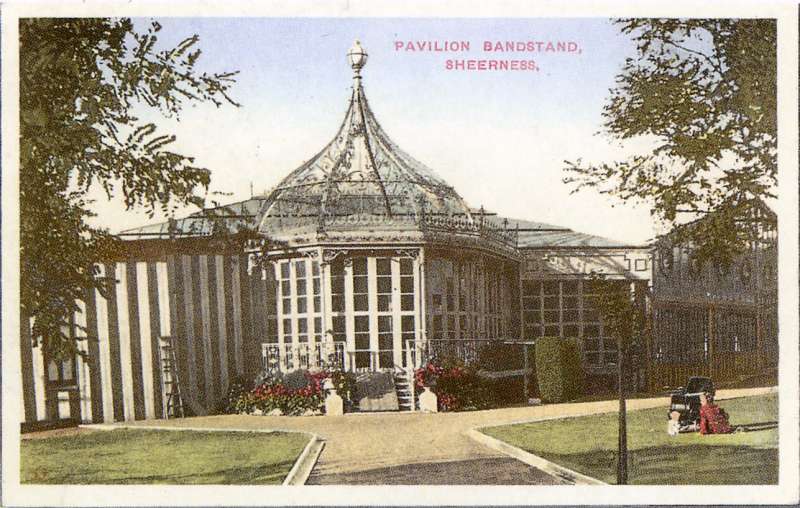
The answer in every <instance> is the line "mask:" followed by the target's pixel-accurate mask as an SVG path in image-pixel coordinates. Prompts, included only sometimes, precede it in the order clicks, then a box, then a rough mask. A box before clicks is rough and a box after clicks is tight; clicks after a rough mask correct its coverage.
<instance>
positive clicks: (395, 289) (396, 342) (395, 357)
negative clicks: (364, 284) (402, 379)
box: [391, 258, 416, 365]
mask: <svg viewBox="0 0 800 508" xmlns="http://www.w3.org/2000/svg"><path fill="white" fill-rule="evenodd" d="M391 267H392V306H391V309H392V349H393V352H392V362H393V363H394V364H395V365H402V364H403V359H402V355H403V329H402V326H401V322H402V317H401V313H400V305H401V298H400V294H401V291H400V258H392V263H391ZM414 305H415V306H416V303H415V304H414Z"/></svg>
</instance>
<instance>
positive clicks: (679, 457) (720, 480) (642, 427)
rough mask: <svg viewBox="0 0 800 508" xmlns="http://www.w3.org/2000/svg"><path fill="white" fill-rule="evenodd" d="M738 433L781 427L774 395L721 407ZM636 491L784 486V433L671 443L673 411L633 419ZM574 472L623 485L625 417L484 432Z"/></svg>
mask: <svg viewBox="0 0 800 508" xmlns="http://www.w3.org/2000/svg"><path fill="white" fill-rule="evenodd" d="M719 405H720V406H721V407H723V408H724V409H725V410H726V411H727V412H728V414H729V415H730V417H731V424H732V425H753V424H767V423H770V422H773V423H774V422H777V420H778V397H777V394H770V395H765V396H759V397H747V398H740V399H730V400H722V401H719ZM627 420H628V449H629V465H628V482H629V483H631V484H645V485H647V484H649V485H654V484H666V485H670V484H690V485H710V484H728V485H731V484H732V485H735V484H755V485H765V484H777V483H778V429H777V426H773V427H772V428H768V429H766V430H753V431H749V432H739V433H735V434H726V435H707V436H701V435H700V434H699V433H692V434H679V435H678V436H674V437H672V436H669V435H668V434H667V432H666V430H667V408H665V407H660V408H656V409H645V410H640V411H629V412H628V418H627ZM482 432H484V433H485V434H487V435H489V436H492V437H495V438H497V439H500V440H502V441H505V442H507V443H510V444H512V445H514V446H517V447H519V448H522V449H524V450H527V451H529V452H531V453H533V454H535V455H539V456H540V457H544V458H545V459H547V460H550V461H552V462H555V463H557V464H561V465H562V466H565V467H568V468H570V469H572V470H574V471H578V472H580V473H583V474H586V475H589V476H593V477H595V478H598V479H600V480H603V481H605V482H608V483H616V463H617V452H616V450H617V413H610V414H602V415H595V416H584V417H579V418H565V419H561V420H550V421H544V422H537V423H526V424H518V425H507V426H502V427H490V428H486V429H482Z"/></svg>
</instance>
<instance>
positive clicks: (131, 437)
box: [21, 429, 309, 484]
mask: <svg viewBox="0 0 800 508" xmlns="http://www.w3.org/2000/svg"><path fill="white" fill-rule="evenodd" d="M308 439H309V438H308V436H305V435H303V434H290V433H278V432H276V433H271V434H264V433H255V432H195V431H169V430H131V429H117V430H111V431H94V432H88V433H82V434H78V435H73V436H63V437H52V438H45V439H30V440H23V441H22V443H21V464H22V465H21V469H22V471H21V477H22V483H39V484H41V483H47V484H152V483H167V484H202V483H206V484H280V483H281V482H283V479H284V478H285V477H286V474H287V473H288V472H289V470H290V469H291V468H292V465H293V464H294V461H295V460H296V459H297V456H298V455H300V452H301V451H302V450H303V448H304V447H305V445H306V443H308Z"/></svg>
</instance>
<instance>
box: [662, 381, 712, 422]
mask: <svg viewBox="0 0 800 508" xmlns="http://www.w3.org/2000/svg"><path fill="white" fill-rule="evenodd" d="M715 392H716V390H715V389H714V382H713V381H711V378H710V377H701V376H693V377H690V378H689V381H688V382H687V383H686V387H683V386H681V387H679V388H678V389H677V390H675V391H673V392H672V394H671V397H670V404H669V412H668V413H667V420H668V422H669V423H668V427H667V432H669V433H670V434H673V433H678V432H694V431H696V430H698V429H699V424H700V394H702V393H708V394H710V395H711V397H712V398H713V397H714V394H715ZM675 412H677V413H678V418H677V423H675V422H676V420H674V419H673V413H675Z"/></svg>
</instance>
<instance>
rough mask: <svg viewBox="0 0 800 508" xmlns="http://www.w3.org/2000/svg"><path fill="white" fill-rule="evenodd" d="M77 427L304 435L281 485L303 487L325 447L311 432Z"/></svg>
mask: <svg viewBox="0 0 800 508" xmlns="http://www.w3.org/2000/svg"><path fill="white" fill-rule="evenodd" d="M78 427H80V428H82V429H92V430H116V429H136V430H143V429H146V430H171V431H192V432H249V433H256V434H275V433H277V432H284V433H292V434H305V435H307V436H309V438H310V439H309V440H308V443H306V446H305V447H304V448H303V451H302V452H300V455H298V456H297V459H296V460H295V461H294V465H292V468H291V469H290V470H289V473H288V474H287V475H286V478H284V479H283V483H282V484H281V485H304V484H305V483H306V481H308V477H309V476H310V475H311V471H313V470H314V466H316V465H317V460H318V459H319V456H320V454H321V453H322V449H323V448H324V447H325V440H323V439H322V438H320V437H319V436H318V435H316V434H314V433H313V432H302V431H297V430H291V429H219V428H216V429H215V428H210V427H170V426H166V425H147V426H144V425H126V424H124V423H93V424H82V425H79V426H78Z"/></svg>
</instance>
